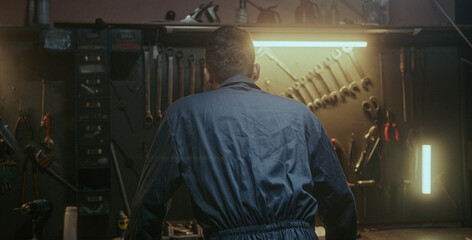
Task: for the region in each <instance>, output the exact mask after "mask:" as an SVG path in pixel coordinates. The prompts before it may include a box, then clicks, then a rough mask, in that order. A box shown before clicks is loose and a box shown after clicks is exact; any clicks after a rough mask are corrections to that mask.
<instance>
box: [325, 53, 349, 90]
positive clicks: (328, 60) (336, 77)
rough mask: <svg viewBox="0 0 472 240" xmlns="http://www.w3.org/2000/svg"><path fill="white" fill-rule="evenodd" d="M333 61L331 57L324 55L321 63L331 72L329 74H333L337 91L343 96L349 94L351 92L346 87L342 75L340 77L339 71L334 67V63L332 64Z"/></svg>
mask: <svg viewBox="0 0 472 240" xmlns="http://www.w3.org/2000/svg"><path fill="white" fill-rule="evenodd" d="M333 63H334V61H333V60H332V59H331V57H326V58H325V61H324V62H323V64H324V65H325V66H326V68H327V69H329V71H330V72H331V75H333V79H334V81H335V82H336V83H337V84H338V86H339V87H340V88H339V92H341V94H342V95H343V96H349V95H350V94H351V93H350V92H349V90H348V89H347V83H346V82H345V81H344V77H342V75H341V72H340V71H337V70H338V69H335V68H336V65H333Z"/></svg>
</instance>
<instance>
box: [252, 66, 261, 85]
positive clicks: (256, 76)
mask: <svg viewBox="0 0 472 240" xmlns="http://www.w3.org/2000/svg"><path fill="white" fill-rule="evenodd" d="M260 73H261V65H259V63H256V64H254V72H253V73H252V80H253V81H254V82H255V81H257V79H259V76H260Z"/></svg>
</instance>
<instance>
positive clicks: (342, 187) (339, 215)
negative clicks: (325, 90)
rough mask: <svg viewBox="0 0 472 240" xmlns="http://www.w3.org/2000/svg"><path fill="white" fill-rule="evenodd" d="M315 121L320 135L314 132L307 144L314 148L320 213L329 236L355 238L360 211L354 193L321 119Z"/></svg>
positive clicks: (316, 196) (333, 237) (315, 182)
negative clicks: (357, 208) (357, 210)
mask: <svg viewBox="0 0 472 240" xmlns="http://www.w3.org/2000/svg"><path fill="white" fill-rule="evenodd" d="M313 118H314V117H313ZM313 123H314V124H317V125H318V126H319V127H317V128H311V129H312V130H316V131H317V132H318V133H317V134H316V135H318V137H315V135H314V133H313V132H312V133H310V134H308V136H309V137H310V138H311V140H309V141H308V144H310V145H311V146H312V147H311V150H312V151H313V152H310V153H311V154H312V155H311V156H310V157H311V159H310V161H311V162H310V168H311V172H312V176H313V182H314V196H315V198H316V200H317V201H318V202H319V204H320V208H319V213H320V216H321V218H322V219H323V222H324V224H325V225H326V239H327V240H329V239H356V235H357V212H356V205H355V202H354V196H353V195H352V192H351V190H350V189H349V186H348V185H347V180H346V177H345V175H344V173H343V171H342V168H341V165H340V164H339V161H338V158H337V156H336V153H335V151H334V148H333V145H332V143H331V141H330V140H329V137H328V136H327V135H326V132H325V131H324V129H323V128H322V127H321V124H320V123H319V121H318V119H314V121H313ZM310 141H311V142H310ZM309 149H310V147H309Z"/></svg>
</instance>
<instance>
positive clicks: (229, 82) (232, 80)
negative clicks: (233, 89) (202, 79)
mask: <svg viewBox="0 0 472 240" xmlns="http://www.w3.org/2000/svg"><path fill="white" fill-rule="evenodd" d="M234 83H246V84H249V85H255V84H256V83H255V82H254V80H252V79H250V78H249V77H247V76H245V75H242V74H236V75H234V76H232V77H230V78H228V79H226V80H225V81H224V82H223V83H221V84H220V86H219V87H218V88H222V87H225V86H227V85H232V84H234Z"/></svg>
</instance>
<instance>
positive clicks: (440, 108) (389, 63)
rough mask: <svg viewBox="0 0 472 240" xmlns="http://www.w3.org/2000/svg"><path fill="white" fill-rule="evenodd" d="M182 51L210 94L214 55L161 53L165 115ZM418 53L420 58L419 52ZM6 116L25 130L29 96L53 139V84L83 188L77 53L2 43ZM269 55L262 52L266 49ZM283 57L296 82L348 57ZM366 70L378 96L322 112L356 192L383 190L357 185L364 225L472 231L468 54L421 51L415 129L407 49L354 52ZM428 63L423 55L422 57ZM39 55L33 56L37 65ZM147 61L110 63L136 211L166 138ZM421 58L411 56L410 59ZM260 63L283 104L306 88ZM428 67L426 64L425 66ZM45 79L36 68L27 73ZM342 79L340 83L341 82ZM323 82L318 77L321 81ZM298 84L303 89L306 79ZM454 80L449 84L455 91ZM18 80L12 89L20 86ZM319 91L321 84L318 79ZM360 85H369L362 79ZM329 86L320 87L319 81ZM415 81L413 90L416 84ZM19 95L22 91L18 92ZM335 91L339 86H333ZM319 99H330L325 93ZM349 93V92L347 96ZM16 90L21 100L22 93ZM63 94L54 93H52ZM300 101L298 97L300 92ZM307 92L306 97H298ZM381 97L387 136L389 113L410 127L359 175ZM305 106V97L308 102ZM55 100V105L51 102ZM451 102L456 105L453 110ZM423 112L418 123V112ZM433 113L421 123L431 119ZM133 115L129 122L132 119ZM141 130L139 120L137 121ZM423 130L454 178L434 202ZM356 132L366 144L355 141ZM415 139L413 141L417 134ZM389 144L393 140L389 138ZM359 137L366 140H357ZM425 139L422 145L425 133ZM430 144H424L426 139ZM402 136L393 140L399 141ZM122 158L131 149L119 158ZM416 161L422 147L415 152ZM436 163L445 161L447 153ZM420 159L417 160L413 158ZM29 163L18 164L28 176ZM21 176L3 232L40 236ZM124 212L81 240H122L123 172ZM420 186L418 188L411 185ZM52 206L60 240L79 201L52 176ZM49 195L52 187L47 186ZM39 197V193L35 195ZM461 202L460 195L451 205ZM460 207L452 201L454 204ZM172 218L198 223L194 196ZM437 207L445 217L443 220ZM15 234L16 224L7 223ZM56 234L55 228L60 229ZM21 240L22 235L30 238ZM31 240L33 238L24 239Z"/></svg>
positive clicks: (116, 201) (116, 204)
mask: <svg viewBox="0 0 472 240" xmlns="http://www.w3.org/2000/svg"><path fill="white" fill-rule="evenodd" d="M153 44H155V42H153V43H151V42H145V43H144V44H143V50H144V51H145V50H148V51H151V49H152V45H153ZM169 47H171V48H173V50H174V52H178V51H182V53H183V59H184V64H183V65H184V80H185V95H187V94H188V93H189V92H188V91H189V87H190V86H189V79H190V73H191V72H192V71H191V65H190V63H189V62H188V61H187V59H188V57H189V56H190V55H195V57H196V66H195V80H196V85H195V92H200V91H201V89H202V86H201V68H200V65H199V60H200V58H202V57H203V55H204V51H203V48H202V46H194V45H191V46H182V45H181V44H175V45H172V44H170V43H168V42H166V43H163V44H162V46H161V48H159V50H161V51H160V54H162V57H163V58H162V65H161V67H162V69H163V71H162V87H161V90H162V96H161V98H162V105H161V107H162V110H165V108H166V107H167V105H168V93H167V90H168V89H169V86H168V75H167V73H168V69H169V63H168V61H167V56H166V54H165V51H164V50H166V49H167V48H169ZM407 49H409V48H408V47H407ZM1 50H2V59H1V64H0V67H1V75H0V76H1V79H0V84H1V85H0V86H1V88H0V91H1V92H0V93H1V101H2V102H1V104H0V113H1V115H2V116H3V118H4V119H5V121H6V122H7V124H9V125H10V126H13V125H14V123H15V120H16V116H17V115H18V102H17V101H18V98H17V97H16V96H17V95H21V96H23V97H22V98H24V106H25V107H24V108H25V110H26V113H27V115H28V117H29V118H30V121H31V122H32V125H33V130H34V132H35V134H36V133H37V134H36V135H38V137H36V141H41V138H40V137H39V136H41V135H40V134H39V133H40V132H41V131H40V129H39V124H35V123H36V122H39V120H40V118H41V116H40V115H41V113H40V110H41V109H40V102H41V92H40V87H41V79H45V80H46V86H47V87H46V102H47V109H48V110H47V111H48V112H51V114H52V115H53V117H54V120H53V137H54V139H55V142H56V146H55V148H54V153H55V155H56V160H55V162H56V163H57V164H58V165H59V166H62V169H63V171H62V170H61V172H60V173H61V175H63V176H65V177H66V178H67V179H70V180H71V181H73V180H74V179H75V169H74V167H75V163H74V161H75V160H74V159H72V158H73V156H74V154H73V152H74V149H73V146H74V143H73V142H72V140H71V139H73V137H72V135H73V134H74V121H73V110H72V108H71V106H73V96H72V95H71V93H73V92H74V90H73V83H72V82H73V54H70V53H63V52H61V53H50V52H42V51H39V50H38V45H37V42H36V40H35V39H33V40H30V41H29V42H26V43H22V44H18V43H12V42H9V43H2V48H1ZM256 50H257V49H256ZM271 50H272V52H273V53H274V54H275V55H276V56H277V57H278V58H279V59H280V60H281V61H282V62H283V64H284V65H286V66H287V68H289V69H290V71H291V73H293V74H294V75H296V76H297V77H298V78H300V77H303V76H309V73H310V72H313V71H314V70H313V69H314V67H315V65H316V64H319V65H321V67H322V68H323V69H326V68H325V67H324V65H323V61H325V58H326V57H327V56H330V55H331V53H333V52H334V51H335V50H336V48H313V49H303V48H290V49H289V48H285V49H283V48H273V49H271ZM354 52H355V54H356V57H357V58H358V61H359V63H360V64H361V66H362V68H363V69H364V71H365V73H366V75H367V76H370V77H371V79H372V80H373V82H372V85H369V86H368V88H367V89H364V88H362V86H361V90H360V91H359V92H356V95H355V97H354V96H346V97H345V98H344V99H343V98H340V99H339V100H338V102H337V103H335V104H326V105H325V106H324V107H320V108H318V109H316V110H314V113H315V114H316V115H317V116H318V118H319V119H320V120H321V122H322V123H323V126H324V127H325V130H326V131H327V133H328V135H329V136H330V137H332V138H336V139H337V140H338V141H339V142H340V143H342V144H343V146H344V148H345V150H346V151H345V152H344V153H343V154H341V155H340V161H341V163H342V165H343V168H344V170H345V173H346V176H347V177H348V180H349V182H351V183H355V181H357V180H371V179H373V180H375V184H372V185H367V186H361V187H353V192H354V194H355V196H356V200H357V205H358V210H359V219H360V222H361V224H374V223H395V222H397V223H398V222H412V223H415V222H438V221H461V220H462V219H463V216H462V213H461V212H462V210H463V208H464V202H463V201H462V199H463V198H464V194H465V193H464V192H463V191H462V187H463V183H462V177H463V176H462V174H459V173H461V169H460V167H461V166H462V164H461V160H462V159H461V158H462V156H461V154H460V151H459V150H458V146H460V143H458V142H457V141H458V137H457V136H459V135H460V131H461V129H460V124H458V122H457V121H458V119H460V109H459V108H458V106H460V104H461V103H460V97H459V96H458V93H459V92H460V91H459V90H460V89H459V79H460V77H459V75H458V74H459V73H458V53H457V49H456V48H455V47H429V48H418V49H417V52H416V53H415V56H417V58H416V60H414V61H415V63H417V64H416V66H417V68H416V71H411V69H410V70H407V72H406V75H405V77H406V82H407V83H408V84H407V86H406V94H407V95H406V100H407V108H408V109H407V113H408V115H407V121H406V122H403V120H402V118H403V115H402V112H403V106H402V82H401V73H400V70H399V57H400V48H399V47H390V48H384V49H379V48H377V47H367V48H359V49H354ZM420 53H421V54H420ZM26 56H27V57H26ZM143 56H144V54H143V52H136V53H117V52H111V53H110V67H111V69H110V78H111V84H112V89H110V91H111V93H110V96H111V97H110V102H111V108H110V119H111V124H112V125H111V129H112V138H113V141H114V142H115V148H116V149H117V157H118V161H119V164H120V166H121V172H122V174H123V178H124V180H125V181H124V182H125V187H126V189H127V190H128V199H129V200H130V201H131V200H132V199H133V196H134V189H136V186H137V183H138V180H139V177H138V175H139V173H140V171H141V169H142V166H143V163H144V159H145V155H146V154H147V151H148V148H149V146H150V144H151V142H152V140H153V137H154V135H155V133H156V131H157V128H158V122H159V118H158V116H157V115H156V112H157V111H156V110H157V105H156V103H157V101H156V100H154V99H156V95H157V91H158V88H157V82H156V79H157V74H158V73H157V64H158V63H157V62H156V60H151V61H150V78H151V82H150V84H151V99H153V100H152V101H151V112H152V114H153V115H154V123H153V125H151V126H150V127H148V128H145V127H144V117H145V115H146V114H145V108H144V103H145V99H144V88H145V86H144V85H145V72H144V59H143ZM408 59H410V58H408ZM256 62H258V63H260V64H261V68H262V69H261V77H260V79H259V80H258V81H257V84H258V85H259V86H260V87H261V88H262V89H263V90H265V91H267V92H270V93H273V94H276V95H281V94H282V93H284V94H287V90H288V88H289V87H292V88H293V87H294V84H295V81H294V80H293V79H292V78H291V77H290V76H289V75H287V73H286V72H285V71H284V70H283V69H281V68H280V67H279V66H278V65H277V64H276V63H275V62H274V61H272V60H271V59H269V58H267V57H266V56H263V55H260V56H258V57H257V59H256ZM420 63H421V64H420ZM178 68H179V67H178V64H177V61H176V59H174V62H173V72H174V73H173V76H174V78H173V80H174V86H173V101H175V100H177V99H178V98H179V71H178ZM25 69H34V70H25ZM349 71H351V74H352V75H356V72H355V71H356V70H355V69H353V68H352V66H351V68H350V70H349ZM328 76H329V78H330V79H331V81H333V79H332V75H329V74H328ZM312 77H313V76H312ZM298 78H297V80H298ZM445 79H447V84H445V82H446V81H445ZM10 80H11V81H10ZM313 81H321V80H320V79H319V77H317V76H316V75H314V77H313ZM355 81H356V82H358V83H359V85H360V79H357V80H355ZM318 83H320V82H318ZM410 83H411V84H410ZM11 85H13V87H12V86H11ZM333 85H335V84H333ZM318 86H320V89H318V88H317V89H316V90H317V91H320V92H319V94H322V93H323V92H325V93H326V92H327V91H328V90H327V88H326V86H325V85H323V84H318V85H317V86H315V87H318ZM338 87H339V86H338ZM13 89H15V90H13ZM51 89H52V90H51ZM295 93H297V92H296V91H295ZM297 94H298V93H297ZM370 96H375V97H376V98H377V99H378V101H379V103H380V115H381V116H380V119H381V120H380V121H379V122H380V130H383V123H384V122H383V118H384V114H385V110H387V109H389V110H391V111H392V113H393V114H394V121H395V122H396V123H397V124H398V126H397V128H398V130H399V133H400V141H399V142H395V141H390V142H389V143H385V142H384V140H383V138H382V139H381V140H380V143H379V148H378V149H379V150H381V151H379V153H378V154H373V157H372V159H371V160H370V162H369V163H367V164H366V165H365V169H364V171H363V173H362V174H361V176H357V174H355V173H354V172H353V169H352V162H354V161H355V160H357V159H358V158H359V155H360V153H361V150H362V144H363V141H364V135H365V134H366V132H367V131H368V130H369V128H370V127H371V126H372V125H373V124H374V120H373V118H372V115H370V114H368V113H366V112H365V111H363V110H362V105H361V103H362V102H363V101H364V100H368V99H369V97H370ZM298 97H301V96H298ZM50 99H54V100H50ZM444 99H447V101H444ZM411 112H413V113H414V114H415V115H412V114H410V113H411ZM419 114H421V117H420V116H419ZM125 115H128V117H126V116H125ZM127 118H128V119H129V121H128V119H127ZM420 129H422V131H421V132H422V133H423V135H422V136H428V137H430V139H435V141H436V142H434V143H433V144H434V145H433V146H438V149H439V150H440V151H438V152H437V153H438V154H437V155H434V159H433V164H434V162H436V163H439V164H437V165H436V164H434V165H433V177H434V176H439V174H440V173H443V172H445V175H444V176H447V178H444V179H439V180H442V182H441V184H443V185H442V186H444V188H445V189H447V192H446V191H445V190H443V189H442V188H441V187H440V186H441V185H438V184H436V185H433V194H432V195H431V196H429V197H427V196H422V195H421V194H419V192H420V187H419V185H418V181H419V180H418V179H419V176H418V169H417V168H418V162H417V161H416V159H415V157H414V154H412V153H411V150H410V148H409V146H408V144H407V136H408V134H409V132H410V131H411V130H417V131H419V130H420ZM353 133H354V135H352V134H353ZM410 134H411V133H410ZM380 135H382V131H380ZM352 136H354V137H352ZM413 136H415V135H413ZM418 136H419V134H417V135H416V139H419V137H418ZM351 138H352V139H353V140H354V141H353V143H354V144H353V149H352V161H351V166H348V164H347V161H346V159H347V158H348V156H347V152H348V148H349V143H350V141H351ZM391 138H392V137H391ZM118 148H120V149H121V150H119V149H118ZM413 151H414V149H413ZM435 153H436V152H435ZM412 155H413V156H412ZM21 163H22V162H21V160H19V161H18V164H19V165H20V166H21ZM20 166H16V167H15V168H14V173H13V175H14V182H13V189H12V190H11V191H9V192H6V193H5V194H4V195H3V196H1V197H0V201H1V203H2V204H1V206H2V207H1V208H2V213H3V212H6V213H8V214H2V222H11V223H12V224H13V226H23V227H21V229H18V228H11V227H9V228H5V229H2V233H5V234H6V236H8V237H12V236H15V237H16V236H26V235H27V234H28V229H30V228H29V227H30V226H31V224H30V221H29V220H30V219H29V218H28V217H27V216H24V215H21V214H19V213H15V212H13V211H12V210H11V209H12V208H14V207H18V205H19V204H20V203H19V200H18V199H19V197H18V196H19V191H20V182H21V180H20V177H19V176H20V175H21V167H20ZM111 178H112V179H114V180H113V181H112V190H111V191H112V197H113V203H112V214H111V215H109V216H101V217H85V218H79V234H80V236H82V237H98V236H100V237H103V236H108V237H111V236H116V235H117V231H118V229H117V228H116V221H115V220H116V219H117V217H118V213H119V211H120V210H122V209H124V203H123V200H122V198H121V194H120V190H119V186H118V181H115V180H116V179H117V178H116V173H115V171H112V176H111ZM405 180H408V181H405ZM39 182H40V197H41V198H46V199H48V200H50V201H51V202H52V203H53V205H54V210H53V213H52V215H51V217H50V218H49V220H48V221H47V222H46V223H45V224H44V232H43V237H45V238H48V237H49V238H54V237H55V236H60V235H61V231H62V229H59V228H58V227H57V226H62V219H63V210H64V207H65V206H66V205H74V204H75V202H74V201H75V193H74V192H71V191H70V190H69V189H68V188H67V187H65V186H63V185H62V184H60V183H58V182H57V181H56V180H55V179H53V178H51V177H50V176H48V175H46V174H43V173H40V174H39ZM43 186H47V187H43ZM28 190H30V192H31V191H32V188H31V186H29V189H27V191H28ZM448 196H449V197H448ZM450 199H452V201H451V200H450ZM173 203H174V204H173V206H172V208H171V209H170V212H169V218H170V219H175V220H177V219H179V220H180V219H184V218H187V217H189V215H192V214H191V213H189V211H190V200H189V198H188V194H187V193H186V192H185V190H184V189H183V188H181V189H179V190H178V192H177V193H176V196H175V199H174V201H173ZM432 209H434V211H432ZM3 226H5V225H3ZM53 226H55V227H53ZM18 234H20V235H18ZM21 234H23V235H21ZM20 238H21V237H20Z"/></svg>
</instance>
